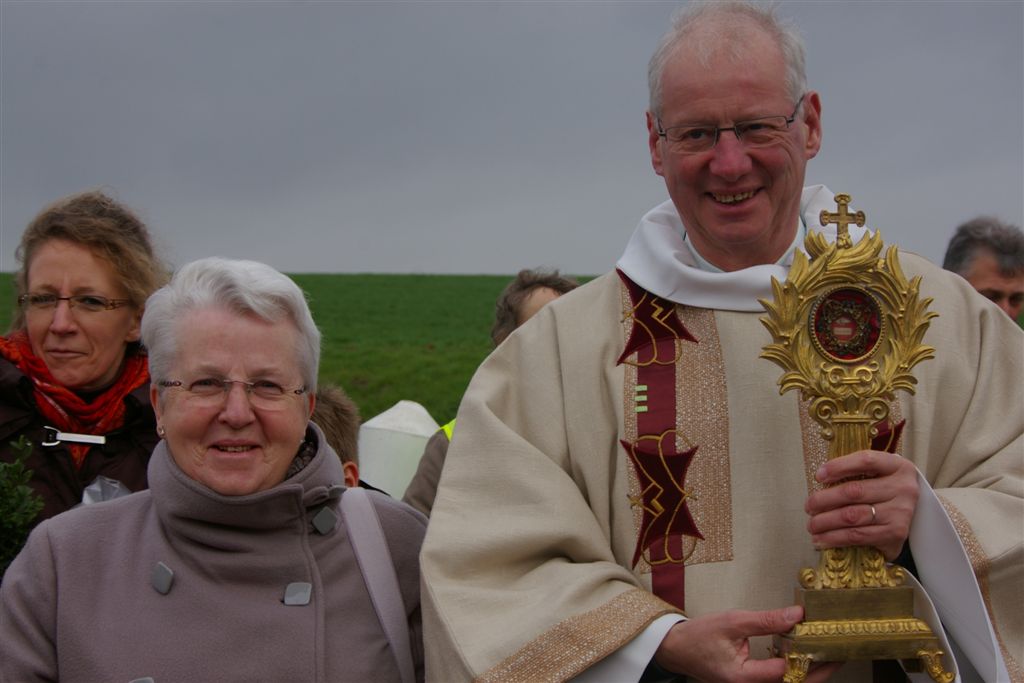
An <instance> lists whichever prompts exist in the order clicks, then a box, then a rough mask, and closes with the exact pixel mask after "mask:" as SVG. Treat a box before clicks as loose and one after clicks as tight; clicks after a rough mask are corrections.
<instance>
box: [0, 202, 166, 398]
mask: <svg viewBox="0 0 1024 683" xmlns="http://www.w3.org/2000/svg"><path fill="white" fill-rule="evenodd" d="M16 253H17V258H18V261H19V262H20V263H21V267H20V268H19V270H18V272H17V273H16V274H15V277H14V283H15V288H16V290H17V295H18V302H19V304H20V305H19V307H18V309H17V311H16V313H15V315H14V318H13V320H12V321H11V331H12V333H14V332H22V331H23V332H25V333H26V334H27V336H28V340H29V343H30V345H31V349H32V352H33V354H34V355H35V356H36V357H37V358H39V359H40V360H42V361H43V362H44V363H45V364H46V367H47V369H48V370H49V372H50V374H51V375H52V376H53V378H54V379H56V380H57V382H59V383H60V384H61V385H63V386H65V387H67V388H69V389H72V390H74V391H84V392H93V391H98V390H101V389H105V388H106V387H108V386H110V385H111V384H112V383H113V382H114V381H115V379H116V378H117V377H118V374H119V373H120V371H121V369H122V365H123V362H124V359H125V357H126V355H131V354H133V353H135V352H136V351H137V350H138V346H139V344H138V340H139V321H140V320H141V318H142V311H143V309H144V307H145V303H146V297H148V296H149V295H150V293H152V292H153V291H154V290H156V289H157V288H158V287H160V285H162V284H163V283H164V282H165V281H166V279H167V273H166V271H165V269H164V268H163V265H162V264H161V263H160V262H159V260H158V259H157V257H156V255H155V252H154V250H153V246H152V242H151V240H150V236H149V231H148V230H147V229H146V226H145V225H144V224H143V223H142V221H141V220H140V219H139V218H138V216H136V215H135V214H134V213H133V212H132V211H131V210H130V209H128V208H127V207H125V206H123V205H122V204H119V203H118V202H116V201H114V200H113V199H111V198H110V197H108V196H107V195H105V194H104V193H102V192H99V191H90V192H83V193H80V194H75V195H70V196H68V197H64V198H61V199H59V200H57V201H56V202H54V203H53V204H50V205H49V206H47V207H46V208H44V209H43V210H42V211H41V212H40V213H39V214H38V215H37V216H36V217H35V218H34V219H33V220H32V222H31V223H30V224H29V225H28V227H27V228H26V229H25V232H24V234H22V237H21V243H20V244H19V245H18V249H17V252H16Z"/></svg>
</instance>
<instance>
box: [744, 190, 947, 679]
mask: <svg viewBox="0 0 1024 683" xmlns="http://www.w3.org/2000/svg"><path fill="white" fill-rule="evenodd" d="M835 200H836V204H838V206H839V211H838V212H837V213H829V212H828V211H822V212H821V224H822V225H823V226H824V225H828V224H830V223H833V224H836V225H838V230H837V233H838V234H837V238H836V241H835V243H834V244H829V242H828V240H826V239H825V238H824V237H823V236H822V235H821V234H820V233H816V232H813V231H810V230H809V231H808V234H807V239H806V240H805V243H804V246H805V248H806V249H807V253H808V254H810V259H808V258H807V257H806V256H804V254H802V253H800V252H797V253H796V254H795V256H794V259H793V267H792V268H791V269H790V271H789V278H788V279H787V280H786V282H784V283H779V282H778V281H777V280H773V281H772V293H773V294H774V301H771V302H769V301H761V304H762V305H763V306H764V307H765V310H766V311H767V313H768V315H767V316H766V317H764V318H762V319H761V322H763V323H764V325H765V327H767V328H768V331H769V332H771V334H772V338H773V339H774V341H773V343H771V344H768V345H767V346H765V347H764V352H763V353H762V354H761V357H762V358H767V359H769V360H771V361H773V362H774V363H777V364H778V365H780V366H781V367H782V368H783V369H784V370H785V372H784V373H783V375H782V377H781V379H779V387H780V393H784V392H786V391H789V390H790V389H799V390H800V392H801V395H802V396H803V398H804V399H805V400H808V401H810V405H809V413H810V415H811V417H812V418H814V420H815V421H817V422H818V423H819V424H820V425H821V426H822V430H821V436H822V438H824V439H825V440H826V441H828V457H829V459H832V458H837V457H839V456H841V455H846V454H848V453H853V452H855V451H860V450H865V449H868V448H870V447H871V440H872V438H873V437H874V436H876V435H877V428H876V425H878V424H882V423H885V422H886V421H887V420H888V417H889V403H890V402H891V401H892V400H894V398H895V395H894V391H895V390H897V389H903V390H906V391H909V392H911V393H912V392H913V390H914V384H915V382H916V380H915V379H914V377H913V375H911V373H910V370H911V368H913V367H914V366H915V365H917V364H918V363H920V362H921V361H923V360H927V359H929V358H932V357H933V356H934V355H935V350H934V349H932V348H931V347H928V346H924V345H922V344H921V340H922V338H923V337H924V333H925V330H927V328H928V321H929V320H930V319H931V318H933V317H934V316H935V313H931V312H928V310H927V308H928V304H929V303H931V299H925V300H924V301H921V300H919V298H918V289H919V287H920V278H914V280H913V281H911V282H907V279H906V278H905V277H904V275H903V271H902V269H901V268H900V264H899V259H898V258H897V250H896V248H895V247H890V248H889V249H888V250H887V251H886V254H885V258H884V259H883V258H880V254H881V251H882V246H883V244H882V238H881V235H880V234H879V233H878V232H877V231H876V232H875V233H874V234H873V235H871V236H870V237H864V238H863V239H861V240H860V242H858V243H857V244H856V245H854V244H853V243H852V241H851V239H850V236H849V230H848V227H847V226H848V225H849V224H850V223H856V224H857V225H859V226H863V225H864V222H865V217H864V212H863V211H858V212H857V213H856V214H850V213H849V212H848V211H847V206H848V205H849V203H850V197H849V195H845V194H839V195H836V197H835ZM893 457H896V456H893ZM799 579H800V586H801V587H800V588H797V589H796V601H797V603H798V604H800V605H802V606H803V607H804V621H803V622H801V623H799V624H797V625H796V626H795V627H794V628H793V630H792V631H790V632H789V633H787V634H785V635H783V636H779V637H777V638H776V642H775V646H776V648H777V649H778V650H779V651H780V653H781V654H782V655H783V656H784V657H785V658H786V674H785V677H784V679H783V680H784V681H785V682H786V683H800V682H801V681H803V680H804V679H805V678H806V676H807V672H808V669H809V667H810V665H811V663H812V662H837V661H850V660H878V659H899V660H901V661H903V663H904V666H905V667H906V668H907V670H908V671H920V670H921V669H922V667H923V669H924V670H925V671H927V673H928V675H929V676H931V678H932V679H933V680H935V681H937V682H939V683H949V682H950V681H952V680H953V678H954V676H953V674H951V673H949V672H948V671H947V670H946V669H945V668H944V667H943V662H942V657H943V654H944V653H943V652H942V650H941V647H940V642H939V639H938V638H937V637H936V636H935V634H934V633H932V631H931V629H930V628H929V627H928V625H927V624H926V623H925V622H923V621H921V620H920V619H917V618H915V617H914V590H913V588H911V587H910V586H906V585H904V581H905V579H906V574H905V573H904V570H903V569H902V568H901V567H897V566H891V565H887V564H886V563H885V558H884V557H883V555H882V553H881V552H880V551H879V550H877V549H876V548H870V547H849V548H832V549H828V550H825V551H822V553H821V555H820V558H819V563H818V568H817V569H811V568H804V569H802V570H801V572H800V577H799Z"/></svg>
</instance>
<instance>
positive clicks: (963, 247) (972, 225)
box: [942, 216, 1024, 277]
mask: <svg viewBox="0 0 1024 683" xmlns="http://www.w3.org/2000/svg"><path fill="white" fill-rule="evenodd" d="M979 251H987V252H988V253H990V254H992V257H993V258H994V259H995V260H996V264H997V265H998V266H999V273H1000V274H1001V275H1002V276H1003V277H1012V276H1014V275H1017V274H1018V273H1022V272H1024V233H1022V232H1021V230H1020V228H1019V227H1018V226H1016V225H1010V224H1009V223H1004V222H1003V221H1001V220H999V219H998V218H995V217H993V216H979V217H978V218H974V219H971V220H969V221H967V222H966V223H964V224H963V225H961V226H960V227H958V228H957V229H956V232H955V233H953V238H952V239H951V240H949V245H948V246H947V247H946V257H945V258H944V259H943V260H942V267H943V268H945V269H946V270H951V271H953V272H954V273H957V274H958V275H965V274H966V273H967V271H968V270H970V267H971V262H972V261H974V258H975V256H977V254H978V252H979Z"/></svg>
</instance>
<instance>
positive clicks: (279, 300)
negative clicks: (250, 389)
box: [142, 257, 320, 392]
mask: <svg viewBox="0 0 1024 683" xmlns="http://www.w3.org/2000/svg"><path fill="white" fill-rule="evenodd" d="M208 309H213V310H224V311H229V312H231V313H237V314H239V315H253V316H256V317H257V318H259V319H260V320H264V321H266V322H269V323H277V322H281V321H284V320H288V321H290V322H291V323H292V324H294V325H295V327H296V329H298V331H299V347H298V348H297V349H296V353H297V354H298V362H299V368H300V370H301V372H302V380H303V383H304V385H305V387H306V389H308V390H309V391H311V392H312V391H316V379H317V373H318V371H319V367H320V330H318V329H317V327H316V324H315V323H314V322H313V316H312V315H311V314H310V312H309V304H307V303H306V297H305V295H304V294H303V293H302V290H301V289H299V286H298V285H296V284H295V283H294V282H293V281H292V280H291V279H290V278H289V277H288V276H287V275H284V274H282V273H280V272H278V271H276V270H274V269H273V268H271V267H270V266H268V265H266V264H264V263H258V262H256V261H240V260H234V259H225V258H217V257H212V258H204V259H199V260H198V261H193V262H191V263H189V264H186V265H185V266H182V268H181V269H180V270H178V272H176V273H175V274H174V277H172V278H171V281H170V282H169V283H168V284H167V285H165V286H163V287H161V288H160V289H158V290H157V291H156V292H154V293H153V294H152V295H151V296H150V297H149V299H148V300H147V301H146V310H145V313H144V314H143V316H142V343H143V344H144V345H145V347H146V349H147V350H148V352H149V373H150V375H151V376H152V378H153V381H154V382H158V381H162V380H167V379H170V378H169V377H168V372H170V370H171V365H172V364H173V363H174V360H175V354H176V351H177V347H178V335H179V334H188V333H189V331H188V329H185V328H182V327H180V322H181V320H183V319H184V318H185V316H186V315H188V314H189V313H191V312H194V311H201V310H208Z"/></svg>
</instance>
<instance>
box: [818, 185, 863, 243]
mask: <svg viewBox="0 0 1024 683" xmlns="http://www.w3.org/2000/svg"><path fill="white" fill-rule="evenodd" d="M836 204H838V205H839V211H838V212H837V213H829V211H828V209H822V210H821V215H820V216H819V217H818V220H819V221H821V225H822V226H823V227H824V226H826V225H830V224H833V223H834V224H835V225H837V226H838V227H837V229H836V246H837V247H839V248H840V249H849V248H850V247H852V246H853V241H852V240H851V239H850V231H849V228H847V227H846V226H848V225H849V224H850V223H853V224H854V225H856V226H857V227H859V228H863V227H864V223H865V222H866V221H867V217H866V216H865V215H864V212H863V211H858V212H857V213H853V214H851V213H849V212H848V211H847V210H846V207H847V206H849V205H850V195H848V194H837V195H836Z"/></svg>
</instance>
